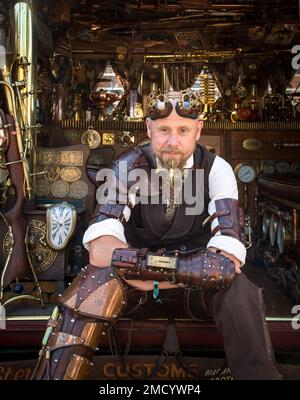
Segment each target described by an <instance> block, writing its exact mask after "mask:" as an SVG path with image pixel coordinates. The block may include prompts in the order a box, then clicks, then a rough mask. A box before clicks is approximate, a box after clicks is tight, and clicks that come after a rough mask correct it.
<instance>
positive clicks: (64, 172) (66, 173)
mask: <svg viewBox="0 0 300 400" xmlns="http://www.w3.org/2000/svg"><path fill="white" fill-rule="evenodd" d="M60 177H61V179H62V180H63V181H67V182H75V181H78V179H80V178H81V171H80V169H79V168H78V167H63V168H62V169H61V170H60Z"/></svg>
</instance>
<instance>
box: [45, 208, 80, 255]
mask: <svg viewBox="0 0 300 400" xmlns="http://www.w3.org/2000/svg"><path fill="white" fill-rule="evenodd" d="M46 219H47V242H48V245H49V246H50V247H51V248H52V249H55V250H61V249H63V248H65V247H66V245H67V244H68V242H69V240H70V239H71V237H72V234H73V232H74V229H75V226H76V210H75V207H74V206H73V205H71V204H69V203H66V202H63V203H59V204H53V205H51V206H50V207H48V208H47V213H46Z"/></svg>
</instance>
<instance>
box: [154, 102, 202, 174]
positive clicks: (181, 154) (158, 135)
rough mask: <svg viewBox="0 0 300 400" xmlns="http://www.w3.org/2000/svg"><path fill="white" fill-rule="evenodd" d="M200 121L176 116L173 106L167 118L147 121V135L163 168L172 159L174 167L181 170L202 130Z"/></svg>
mask: <svg viewBox="0 0 300 400" xmlns="http://www.w3.org/2000/svg"><path fill="white" fill-rule="evenodd" d="M202 125H203V122H202V121H198V120H193V119H190V118H184V117H181V116H180V115H178V114H177V113H176V111H175V107H174V105H173V110H172V113H171V114H170V115H169V116H168V117H167V118H159V119H157V120H155V121H152V120H151V119H150V118H148V119H147V134H148V136H149V138H150V139H151V145H152V148H153V151H154V153H155V155H156V157H157V158H158V159H159V160H160V162H161V163H162V165H163V166H165V167H166V166H167V161H168V160H170V159H174V160H175V161H176V164H177V165H176V167H177V168H182V167H183V166H184V164H185V162H186V160H187V159H188V158H189V156H190V155H191V154H193V152H194V150H195V147H196V141H197V140H198V139H199V137H200V134H201V130H202Z"/></svg>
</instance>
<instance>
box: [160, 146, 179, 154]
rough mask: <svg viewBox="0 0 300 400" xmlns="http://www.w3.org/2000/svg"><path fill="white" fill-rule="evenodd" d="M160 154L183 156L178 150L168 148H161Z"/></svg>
mask: <svg viewBox="0 0 300 400" xmlns="http://www.w3.org/2000/svg"><path fill="white" fill-rule="evenodd" d="M160 152H161V153H168V154H183V152H182V151H181V150H178V149H173V148H170V147H163V148H162V149H160Z"/></svg>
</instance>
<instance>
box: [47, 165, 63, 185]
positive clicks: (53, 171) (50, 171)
mask: <svg viewBox="0 0 300 400" xmlns="http://www.w3.org/2000/svg"><path fill="white" fill-rule="evenodd" d="M46 173H47V178H48V179H49V181H50V182H55V181H57V179H59V176H60V175H59V174H60V167H58V166H57V165H55V166H47V167H46Z"/></svg>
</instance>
